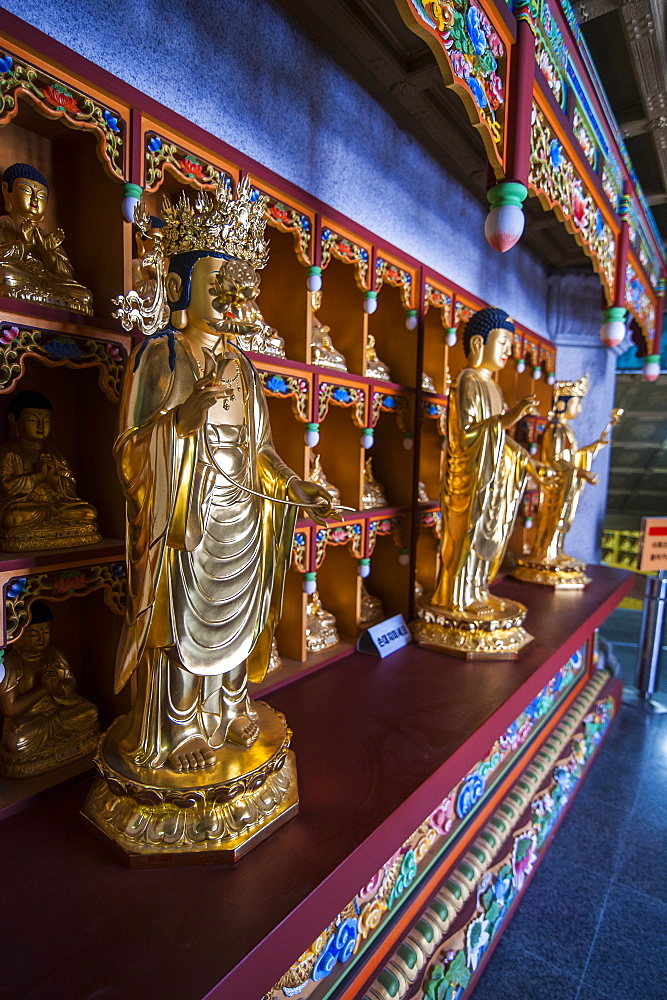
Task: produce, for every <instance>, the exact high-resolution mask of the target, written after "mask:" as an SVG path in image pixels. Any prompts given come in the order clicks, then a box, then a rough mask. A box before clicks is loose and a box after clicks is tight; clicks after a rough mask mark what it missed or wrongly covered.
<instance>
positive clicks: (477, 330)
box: [463, 306, 514, 357]
mask: <svg viewBox="0 0 667 1000" xmlns="http://www.w3.org/2000/svg"><path fill="white" fill-rule="evenodd" d="M492 330H509V332H510V333H514V321H513V320H512V319H510V315H509V313H506V312H505V310H504V309H495V308H494V307H493V306H485V307H484V308H483V309H479V310H478V311H477V312H476V313H473V314H472V316H471V317H470V319H469V320H468V322H467V323H466V325H465V330H464V331H463V350H464V352H465V356H466V357H468V355H469V354H470V341H471V340H472V338H473V337H481V338H482V340H483V341H484V343H486V342H487V340H488V339H489V334H490V333H491V331H492Z"/></svg>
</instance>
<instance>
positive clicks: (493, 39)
mask: <svg viewBox="0 0 667 1000" xmlns="http://www.w3.org/2000/svg"><path fill="white" fill-rule="evenodd" d="M487 40H488V43H489V48H490V49H491V52H492V53H493V55H494V56H495V57H496V59H498V58H499V56H502V55H504V53H505V46H504V45H503V43H502V39H501V37H500V35H498V34H497V33H496V32H495V31H491V32H490V34H489V35H488V36H487Z"/></svg>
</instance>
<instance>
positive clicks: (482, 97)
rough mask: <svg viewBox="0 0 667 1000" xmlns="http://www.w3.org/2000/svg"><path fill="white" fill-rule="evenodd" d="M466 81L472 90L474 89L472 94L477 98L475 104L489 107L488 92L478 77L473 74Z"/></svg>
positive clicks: (480, 106)
mask: <svg viewBox="0 0 667 1000" xmlns="http://www.w3.org/2000/svg"><path fill="white" fill-rule="evenodd" d="M466 82H467V84H468V86H469V87H470V90H471V91H472V96H473V97H474V98H475V104H476V105H477V106H478V107H479V108H485V107H487V105H488V103H489V102H488V100H487V97H486V94H485V93H484V88H483V87H482V85H481V83H480V82H479V80H478V79H477V78H476V77H474V76H471V77H469V78H468V80H467V81H466Z"/></svg>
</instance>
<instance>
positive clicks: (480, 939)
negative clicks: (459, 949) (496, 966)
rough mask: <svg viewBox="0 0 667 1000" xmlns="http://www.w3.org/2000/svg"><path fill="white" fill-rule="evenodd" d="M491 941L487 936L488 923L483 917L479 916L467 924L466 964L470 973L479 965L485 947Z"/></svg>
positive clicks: (488, 935) (489, 936)
mask: <svg viewBox="0 0 667 1000" xmlns="http://www.w3.org/2000/svg"><path fill="white" fill-rule="evenodd" d="M490 940H491V935H490V934H489V922H488V920H487V919H486V917H484V916H479V917H478V918H477V919H476V920H473V921H472V922H471V923H470V924H468V930H467V931H466V944H467V946H468V947H467V951H468V956H467V963H468V968H469V969H470V971H471V972H474V971H475V969H476V968H477V966H478V965H479V960H480V958H481V957H482V955H483V954H484V952H485V950H486V946H487V945H488V943H489V941H490Z"/></svg>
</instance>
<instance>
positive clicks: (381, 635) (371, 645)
mask: <svg viewBox="0 0 667 1000" xmlns="http://www.w3.org/2000/svg"><path fill="white" fill-rule="evenodd" d="M411 639H412V635H411V634H410V629H409V628H408V626H407V625H406V624H405V621H404V619H403V615H394V617H393V618H387V620H386V621H384V622H380V624H379V625H373V626H371V628H369V629H367V630H366V631H365V632H364V634H363V635H361V636H359V639H358V641H357V649H358V650H359V652H360V653H368V654H369V655H370V656H380V657H382V659H384V658H385V656H389V655H390V654H391V653H395V652H396V650H397V649H402V648H403V646H407V645H408V643H409V642H410V641H411Z"/></svg>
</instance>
